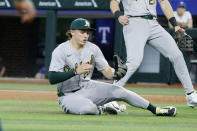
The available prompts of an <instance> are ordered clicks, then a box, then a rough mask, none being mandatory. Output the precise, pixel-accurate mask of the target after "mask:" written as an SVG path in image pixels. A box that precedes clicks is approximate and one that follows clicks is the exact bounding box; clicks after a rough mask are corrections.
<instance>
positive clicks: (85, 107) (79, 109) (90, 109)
mask: <svg viewBox="0 0 197 131" xmlns="http://www.w3.org/2000/svg"><path fill="white" fill-rule="evenodd" d="M59 104H60V106H61V108H62V109H63V110H64V112H66V113H71V114H78V115H88V114H90V115H96V114H99V110H98V108H97V106H96V105H95V104H94V103H93V102H92V101H91V100H90V99H87V98H84V97H82V96H80V95H75V93H69V95H66V96H62V97H59Z"/></svg>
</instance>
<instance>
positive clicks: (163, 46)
mask: <svg viewBox="0 0 197 131" xmlns="http://www.w3.org/2000/svg"><path fill="white" fill-rule="evenodd" d="M152 33H153V35H152V37H151V38H150V41H149V43H150V45H152V46H153V47H154V48H155V49H157V50H158V51H159V52H161V53H162V54H163V55H164V56H165V57H167V58H169V60H170V61H171V62H172V64H173V66H174V69H175V72H176V74H177V76H178V78H179V80H180V81H181V83H182V85H183V87H184V90H185V92H186V94H188V95H189V94H191V93H193V92H194V88H193V85H192V81H191V78H190V76H189V72H188V69H187V66H186V63H185V60H184V58H183V55H182V52H181V51H180V50H179V48H178V47H177V45H176V43H175V41H174V39H173V38H172V36H171V35H170V34H169V33H168V32H167V31H165V30H164V29H163V28H162V27H161V26H157V27H156V28H155V30H154V31H153V32H152ZM191 97H192V98H191V99H193V100H188V101H191V102H188V105H189V106H192V105H193V106H194V105H197V95H196V94H195V93H194V94H192V96H191ZM187 98H188V97H187ZM190 103H193V104H192V105H190Z"/></svg>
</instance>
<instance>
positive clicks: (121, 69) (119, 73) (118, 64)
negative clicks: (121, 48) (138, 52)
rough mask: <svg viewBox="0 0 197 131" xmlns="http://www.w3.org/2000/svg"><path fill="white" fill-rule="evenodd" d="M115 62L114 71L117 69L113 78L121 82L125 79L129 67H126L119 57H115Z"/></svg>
mask: <svg viewBox="0 0 197 131" xmlns="http://www.w3.org/2000/svg"><path fill="white" fill-rule="evenodd" d="M113 61H114V69H115V73H114V77H113V78H114V79H115V80H120V79H121V78H123V77H124V76H125V75H126V73H127V66H126V64H124V63H123V61H122V60H121V59H120V57H119V56H118V55H114V57H113Z"/></svg>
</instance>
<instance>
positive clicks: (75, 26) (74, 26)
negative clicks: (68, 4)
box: [70, 18, 95, 31]
mask: <svg viewBox="0 0 197 131" xmlns="http://www.w3.org/2000/svg"><path fill="white" fill-rule="evenodd" d="M70 30H92V31H94V30H95V29H94V28H91V27H90V22H89V21H88V20H86V19H83V18H77V19H75V20H73V21H72V23H71V25H70Z"/></svg>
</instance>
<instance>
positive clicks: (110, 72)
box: [101, 66, 115, 79]
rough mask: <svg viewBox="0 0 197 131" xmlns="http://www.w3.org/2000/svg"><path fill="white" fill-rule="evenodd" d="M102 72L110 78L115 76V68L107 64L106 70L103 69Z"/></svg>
mask: <svg viewBox="0 0 197 131" xmlns="http://www.w3.org/2000/svg"><path fill="white" fill-rule="evenodd" d="M101 72H102V74H103V75H104V76H105V77H106V78H108V79H112V78H113V77H114V72H115V70H114V68H112V67H110V66H107V67H106V68H105V69H104V70H102V71H101Z"/></svg>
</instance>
